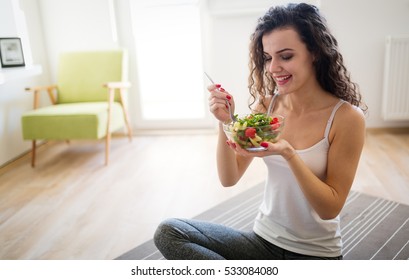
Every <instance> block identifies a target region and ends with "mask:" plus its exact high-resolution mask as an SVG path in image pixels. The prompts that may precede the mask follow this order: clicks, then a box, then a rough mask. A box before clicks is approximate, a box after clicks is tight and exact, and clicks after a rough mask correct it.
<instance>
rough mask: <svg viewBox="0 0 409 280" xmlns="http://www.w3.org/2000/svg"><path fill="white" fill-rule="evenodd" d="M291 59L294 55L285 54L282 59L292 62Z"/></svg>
mask: <svg viewBox="0 0 409 280" xmlns="http://www.w3.org/2000/svg"><path fill="white" fill-rule="evenodd" d="M291 58H293V55H292V54H284V55H281V59H282V60H290V59H291Z"/></svg>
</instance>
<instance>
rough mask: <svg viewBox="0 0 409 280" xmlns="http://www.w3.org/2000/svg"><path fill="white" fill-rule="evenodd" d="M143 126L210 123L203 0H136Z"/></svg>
mask: <svg viewBox="0 0 409 280" xmlns="http://www.w3.org/2000/svg"><path fill="white" fill-rule="evenodd" d="M132 3H133V6H132V18H133V19H132V20H133V28H134V33H135V40H136V42H135V43H136V54H137V65H138V71H137V73H138V80H139V84H138V87H139V94H140V96H139V104H140V122H141V123H142V126H146V127H154V128H161V126H163V125H166V127H168V128H181V127H189V126H191V127H195V128H198V127H197V126H201V127H204V126H209V124H210V123H211V122H210V118H209V114H208V110H207V97H206V95H205V94H206V90H205V84H204V77H203V66H202V35H201V33H202V32H201V13H200V7H199V1H197V0H196V1H194V0H190V1H180V0H179V1H133V2H132Z"/></svg>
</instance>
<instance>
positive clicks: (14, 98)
mask: <svg viewBox="0 0 409 280" xmlns="http://www.w3.org/2000/svg"><path fill="white" fill-rule="evenodd" d="M15 8H17V10H15ZM0 11H1V12H0V16H1V27H0V37H21V38H22V43H23V48H24V56H25V60H26V64H27V65H28V66H30V64H39V65H42V69H43V73H42V75H37V76H26V75H25V72H24V71H23V70H20V68H19V70H16V69H13V70H10V71H13V72H14V71H17V72H18V73H20V72H22V77H21V78H19V79H17V78H16V79H13V78H10V79H7V80H6V82H5V83H0V166H1V165H2V164H4V163H6V162H8V161H10V160H12V159H14V158H15V157H17V156H19V155H21V154H22V153H24V152H25V151H27V150H29V149H30V147H31V145H30V142H28V141H23V139H22V134H21V124H20V119H21V114H22V113H23V112H25V111H27V110H29V109H31V108H32V106H33V96H32V95H30V94H29V93H26V92H25V91H24V88H25V87H29V86H34V85H41V84H48V83H49V79H48V69H47V60H46V52H45V50H44V42H43V35H42V27H41V21H40V16H39V10H38V6H37V1H36V0H20V1H19V0H0ZM27 11H29V13H27ZM15 12H16V13H15ZM23 12H26V13H25V16H26V17H25V23H26V26H27V30H24V28H23V27H25V26H19V24H18V23H16V21H15V18H16V17H18V16H21V15H22V13H23ZM3 13H4V14H6V15H7V16H5V17H3ZM24 44H30V46H31V49H30V48H28V49H29V50H30V52H28V51H27V48H26V46H25V45H24ZM27 58H28V59H27ZM1 71H5V70H4V69H2V70H1ZM7 71H9V70H7Z"/></svg>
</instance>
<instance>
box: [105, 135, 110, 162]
mask: <svg viewBox="0 0 409 280" xmlns="http://www.w3.org/2000/svg"><path fill="white" fill-rule="evenodd" d="M110 144H111V133H108V134H107V136H106V139H105V165H108V162H109V146H110Z"/></svg>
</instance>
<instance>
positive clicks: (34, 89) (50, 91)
mask: <svg viewBox="0 0 409 280" xmlns="http://www.w3.org/2000/svg"><path fill="white" fill-rule="evenodd" d="M25 90H26V91H28V92H33V93H34V104H33V108H34V109H37V108H38V105H39V92H41V91H47V93H48V96H49V97H50V100H51V103H52V104H56V103H57V100H56V97H55V95H54V94H53V91H56V90H57V85H48V86H35V87H27V88H25Z"/></svg>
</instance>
